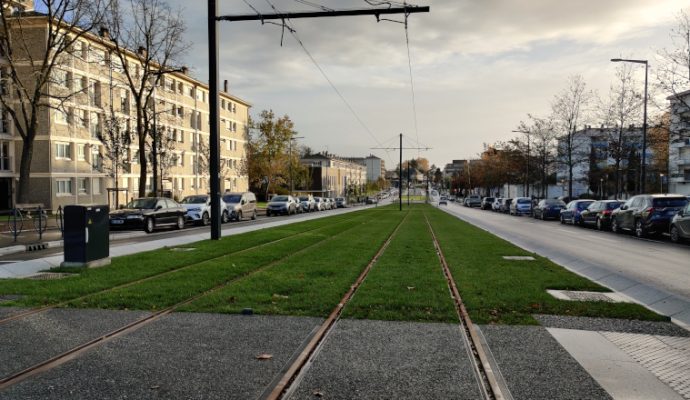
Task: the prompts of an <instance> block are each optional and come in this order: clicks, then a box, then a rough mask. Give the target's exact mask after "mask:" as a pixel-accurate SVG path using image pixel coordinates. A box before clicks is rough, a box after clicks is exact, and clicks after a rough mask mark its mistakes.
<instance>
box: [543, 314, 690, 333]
mask: <svg viewBox="0 0 690 400" xmlns="http://www.w3.org/2000/svg"><path fill="white" fill-rule="evenodd" d="M533 317H534V318H535V319H536V320H537V321H539V323H540V324H541V325H542V326H544V327H547V328H562V329H577V330H583V331H606V332H625V333H643V334H648V335H665V336H679V337H690V331H687V330H685V329H683V328H681V327H679V326H678V325H676V324H674V323H672V322H658V321H639V320H629V319H616V318H591V317H569V316H562V315H544V314H538V315H533Z"/></svg>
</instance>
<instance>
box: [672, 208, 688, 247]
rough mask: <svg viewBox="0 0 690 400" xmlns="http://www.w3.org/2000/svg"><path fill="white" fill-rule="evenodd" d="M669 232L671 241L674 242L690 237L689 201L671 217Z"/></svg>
mask: <svg viewBox="0 0 690 400" xmlns="http://www.w3.org/2000/svg"><path fill="white" fill-rule="evenodd" d="M689 200H690V199H689ZM669 233H670V234H671V241H673V242H675V243H678V242H681V241H682V240H683V239H686V240H687V239H690V201H689V202H688V204H687V205H686V206H685V208H683V209H681V210H680V211H678V213H677V214H676V215H674V216H673V219H671V228H670V229H669Z"/></svg>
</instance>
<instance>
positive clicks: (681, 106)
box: [668, 90, 690, 195]
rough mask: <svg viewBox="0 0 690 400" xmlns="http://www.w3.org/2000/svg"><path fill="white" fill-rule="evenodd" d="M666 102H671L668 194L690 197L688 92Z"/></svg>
mask: <svg viewBox="0 0 690 400" xmlns="http://www.w3.org/2000/svg"><path fill="white" fill-rule="evenodd" d="M668 100H670V101H671V126H670V134H669V149H668V174H669V180H668V192H669V193H679V194H684V195H690V108H688V104H690V90H688V91H685V92H682V93H679V94H677V95H675V96H671V97H668Z"/></svg>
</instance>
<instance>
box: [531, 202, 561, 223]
mask: <svg viewBox="0 0 690 400" xmlns="http://www.w3.org/2000/svg"><path fill="white" fill-rule="evenodd" d="M564 208H565V203H564V202H563V200H558V199H544V200H541V201H540V202H539V203H538V204H537V205H536V206H535V207H534V209H532V217H534V218H539V219H541V220H542V221H544V220H547V219H551V218H553V219H558V218H560V216H561V210H562V209H564Z"/></svg>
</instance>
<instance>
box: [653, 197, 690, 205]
mask: <svg viewBox="0 0 690 400" xmlns="http://www.w3.org/2000/svg"><path fill="white" fill-rule="evenodd" d="M652 202H653V204H654V207H658V208H661V207H685V205H686V204H688V201H687V200H686V199H684V198H682V197H673V198H669V199H654V200H653V201H652Z"/></svg>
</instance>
